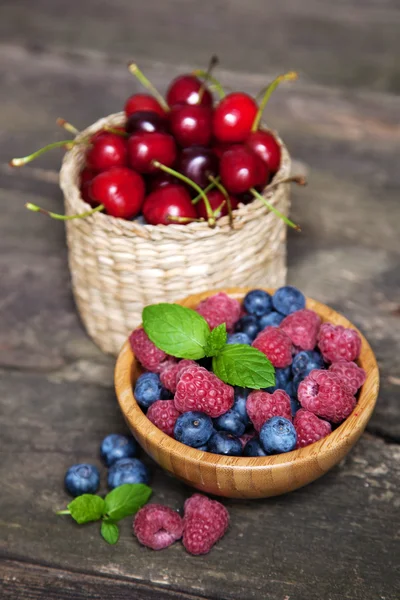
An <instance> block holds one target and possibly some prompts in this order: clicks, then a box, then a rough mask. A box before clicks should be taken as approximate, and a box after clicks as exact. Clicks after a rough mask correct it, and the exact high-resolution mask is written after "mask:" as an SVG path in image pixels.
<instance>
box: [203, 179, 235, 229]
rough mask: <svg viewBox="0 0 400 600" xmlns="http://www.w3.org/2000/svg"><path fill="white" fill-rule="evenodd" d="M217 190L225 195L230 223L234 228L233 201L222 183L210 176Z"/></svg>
mask: <svg viewBox="0 0 400 600" xmlns="http://www.w3.org/2000/svg"><path fill="white" fill-rule="evenodd" d="M208 179H209V180H210V181H211V182H212V183H213V184H214V185H215V187H216V188H217V189H219V191H220V192H221V194H223V195H224V196H225V201H226V206H227V207H228V215H229V223H230V225H231V227H232V225H233V216H232V204H231V199H230V198H229V194H228V192H227V191H226V189H225V188H224V186H223V185H222V183H220V182H219V181H217V180H216V179H215V177H213V176H212V175H210V176H209V178H208Z"/></svg>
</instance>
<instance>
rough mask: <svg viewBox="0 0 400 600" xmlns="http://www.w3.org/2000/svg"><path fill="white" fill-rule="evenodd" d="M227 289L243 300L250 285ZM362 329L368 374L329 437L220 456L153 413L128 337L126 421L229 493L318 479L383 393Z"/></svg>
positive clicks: (120, 369)
mask: <svg viewBox="0 0 400 600" xmlns="http://www.w3.org/2000/svg"><path fill="white" fill-rule="evenodd" d="M218 291H221V290H218ZM223 291H225V292H226V293H227V294H229V295H230V296H232V297H233V298H237V299H238V300H242V299H243V297H244V296H245V294H246V293H247V292H248V291H249V288H230V289H226V290H223ZM267 291H271V290H267ZM215 293H216V290H213V291H208V292H204V293H201V294H195V295H192V296H188V297H187V298H185V299H184V300H182V301H180V302H179V304H182V305H183V306H188V307H190V308H195V307H196V306H197V305H198V304H199V302H200V301H201V300H204V298H207V296H211V295H212V294H215ZM307 308H310V309H312V310H314V311H315V312H317V313H318V314H319V315H320V317H321V318H322V320H323V321H329V322H331V323H334V324H335V325H343V326H344V327H351V328H352V329H356V327H354V325H352V324H351V323H350V321H348V320H347V319H346V318H345V317H343V316H342V315H340V314H339V313H337V312H335V311H334V310H332V309H331V308H329V307H328V306H326V305H325V304H321V303H320V302H316V301H315V300H312V299H311V298H308V299H307ZM356 330H357V329H356ZM357 331H358V330H357ZM358 333H359V334H360V336H361V339H362V346H361V354H360V357H359V360H358V361H357V362H358V364H359V365H360V366H361V367H363V369H365V371H366V373H367V379H366V381H365V383H364V385H363V386H362V388H361V390H360V392H359V398H358V402H357V405H356V407H355V409H354V410H353V412H352V413H351V415H350V416H349V417H348V418H347V419H346V421H344V422H343V423H342V424H341V425H340V426H339V427H338V428H337V429H335V431H333V432H332V433H331V434H330V435H328V436H327V437H326V438H324V439H322V440H319V441H318V442H316V443H314V444H311V445H310V446H307V447H305V448H301V449H299V450H293V451H292V452H288V453H286V454H277V455H274V456H267V457H254V458H253V457H251V458H247V457H235V456H220V455H218V454H211V453H209V452H203V451H200V450H196V449H194V448H190V447H189V446H185V445H184V444H181V443H180V442H177V441H176V440H174V439H172V438H171V437H169V436H168V435H166V434H165V433H163V432H162V431H161V430H160V429H158V428H157V427H156V426H155V425H153V423H151V422H150V421H149V420H148V419H147V417H146V416H145V414H144V413H143V412H142V410H141V408H140V407H139V405H138V404H137V402H136V400H135V397H134V395H133V391H132V386H134V384H135V381H136V379H137V377H138V376H139V375H140V373H141V369H140V366H139V364H138V362H137V360H136V359H135V356H134V355H133V353H132V350H131V348H130V345H129V341H127V342H125V344H124V346H123V348H122V350H121V352H120V354H119V356H118V360H117V364H116V368H115V388H116V392H117V396H118V401H119V404H120V407H121V410H122V412H123V415H124V417H125V420H126V422H127V423H128V425H129V427H130V429H131V431H132V433H133V435H134V437H135V438H136V439H137V441H138V442H139V444H140V445H141V446H142V448H143V449H144V450H145V451H146V452H147V453H148V454H149V455H150V456H151V457H152V458H153V459H154V460H155V461H156V462H157V463H158V464H159V465H160V466H161V467H162V468H163V469H166V470H167V471H169V472H170V473H171V474H172V475H175V477H177V478H178V479H180V480H181V481H184V482H185V483H187V484H188V485H191V486H193V487H194V488H197V489H198V490H200V491H203V492H206V493H209V494H216V495H218V496H225V497H227V498H266V497H268V496H277V495H279V494H284V493H286V492H291V491H292V490H295V489H297V488H299V487H302V486H303V485H306V484H307V483H310V482H311V481H314V480H315V479H317V478H318V477H321V475H324V473H326V472H327V471H328V470H329V469H331V468H332V467H333V466H334V465H336V464H337V463H338V462H340V461H341V460H342V458H343V457H344V456H345V455H346V454H347V453H348V451H349V450H350V448H351V447H352V446H353V445H354V444H355V443H356V441H357V440H358V438H359V437H360V436H361V434H362V432H363V431H364V429H365V426H366V425H367V423H368V421H369V419H370V417H371V414H372V411H373V409H374V406H375V402H376V399H377V396H378V389H379V371H378V366H377V363H376V359H375V356H374V353H373V352H372V349H371V347H370V345H369V344H368V342H367V340H366V339H365V338H364V336H363V335H362V334H361V333H360V332H358Z"/></svg>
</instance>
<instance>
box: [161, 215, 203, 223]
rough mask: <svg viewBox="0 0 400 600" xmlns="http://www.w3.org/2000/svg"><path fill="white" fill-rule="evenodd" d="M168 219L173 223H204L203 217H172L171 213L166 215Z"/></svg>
mask: <svg viewBox="0 0 400 600" xmlns="http://www.w3.org/2000/svg"><path fill="white" fill-rule="evenodd" d="M167 218H168V221H172V222H174V223H178V224H179V223H204V219H203V218H199V219H195V218H194V217H173V216H172V215H168V217H167Z"/></svg>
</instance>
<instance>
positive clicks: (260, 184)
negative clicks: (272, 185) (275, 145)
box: [254, 155, 270, 190]
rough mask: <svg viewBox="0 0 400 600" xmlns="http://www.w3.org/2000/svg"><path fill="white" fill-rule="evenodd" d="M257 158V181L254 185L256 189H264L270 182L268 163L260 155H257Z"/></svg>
mask: <svg viewBox="0 0 400 600" xmlns="http://www.w3.org/2000/svg"><path fill="white" fill-rule="evenodd" d="M256 159H257V161H256V162H257V171H256V182H255V184H254V187H255V188H256V189H259V190H262V189H263V188H264V187H265V186H266V185H267V183H268V182H269V179H270V175H269V170H268V167H267V165H266V164H265V162H264V161H263V160H261V158H260V157H259V156H257V155H256Z"/></svg>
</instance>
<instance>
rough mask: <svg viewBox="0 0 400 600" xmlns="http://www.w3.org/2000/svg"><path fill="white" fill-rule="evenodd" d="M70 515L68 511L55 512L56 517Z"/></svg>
mask: <svg viewBox="0 0 400 600" xmlns="http://www.w3.org/2000/svg"><path fill="white" fill-rule="evenodd" d="M70 514H71V512H70V511H69V510H68V509H66V510H57V511H56V515H70Z"/></svg>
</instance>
